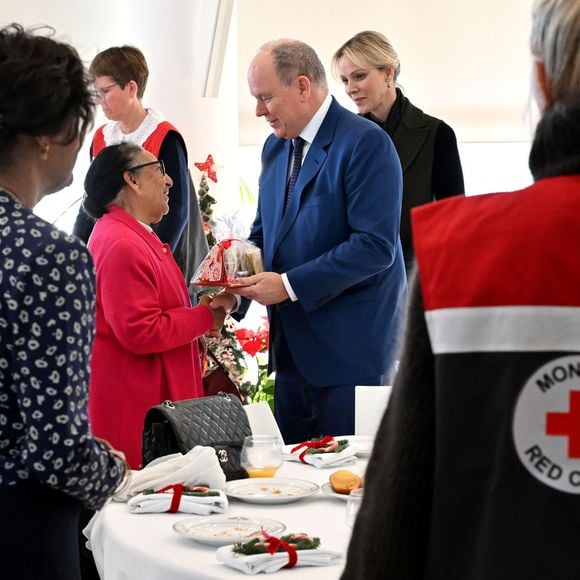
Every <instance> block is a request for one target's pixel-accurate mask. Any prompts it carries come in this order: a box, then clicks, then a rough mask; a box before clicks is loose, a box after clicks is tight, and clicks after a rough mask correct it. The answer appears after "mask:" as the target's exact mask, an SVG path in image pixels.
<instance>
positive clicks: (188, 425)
mask: <svg viewBox="0 0 580 580" xmlns="http://www.w3.org/2000/svg"><path fill="white" fill-rule="evenodd" d="M251 434H252V430H251V428H250V424H249V422H248V416H247V415H246V412H245V410H244V408H243V407H242V404H241V402H240V400H239V399H238V398H236V397H234V396H231V395H229V394H227V393H219V394H217V395H214V396H211V397H202V398H199V399H186V400H184V401H175V402H172V401H164V402H163V403H162V404H161V405H156V406H155V407H151V409H149V411H147V415H146V416H145V426H144V429H143V466H145V465H147V464H148V463H150V462H151V461H153V460H154V459H156V458H157V457H161V456H163V455H169V454H170V453H177V452H181V453H187V452H188V451H189V450H190V449H192V448H193V447H195V446H196V445H205V446H208V447H213V448H214V449H215V452H216V455H217V458H218V461H219V464H220V466H221V468H222V469H223V471H224V473H225V475H226V479H227V480H228V481H229V480H232V479H241V478H243V477H247V474H246V472H245V471H244V469H242V467H241V465H240V456H241V451H242V444H243V443H244V438H245V437H246V436H247V435H251Z"/></svg>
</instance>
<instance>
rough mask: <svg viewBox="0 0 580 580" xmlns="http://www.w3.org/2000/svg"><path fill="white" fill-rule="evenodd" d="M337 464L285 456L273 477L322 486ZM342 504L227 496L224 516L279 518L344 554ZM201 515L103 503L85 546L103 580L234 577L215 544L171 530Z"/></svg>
mask: <svg viewBox="0 0 580 580" xmlns="http://www.w3.org/2000/svg"><path fill="white" fill-rule="evenodd" d="M365 467H366V461H365V460H363V459H358V460H357V463H355V464H352V465H349V466H347V467H345V469H350V470H352V471H354V472H356V473H359V474H362V473H363V472H364V469H365ZM337 469H339V468H327V469H317V468H316V467H313V466H311V465H303V464H300V463H297V462H288V461H287V462H285V463H284V465H283V466H282V467H281V468H280V470H279V471H278V474H277V477H280V478H296V479H304V480H308V481H312V482H314V483H317V484H319V485H322V484H323V483H326V482H327V481H328V477H329V475H330V474H331V473H332V472H334V471H336V470H337ZM273 481H274V480H273ZM345 508H346V501H345V500H344V499H337V498H335V497H330V496H327V495H325V494H323V493H322V491H319V492H317V493H316V494H314V495H312V496H309V497H306V498H303V499H300V500H299V501H296V502H292V503H288V504H252V503H247V502H243V501H240V500H237V499H234V498H230V504H229V507H228V509H227V511H226V512H225V514H224V515H227V516H237V515H239V516H244V517H266V518H270V519H274V520H279V521H281V522H283V523H284V524H285V525H286V530H287V531H288V532H305V533H307V534H309V535H311V536H318V537H319V538H320V540H321V544H322V547H323V548H327V549H330V550H337V551H341V552H343V553H346V549H347V547H348V541H349V538H350V528H348V527H347V525H346V523H345ZM203 517H207V516H194V515H191V514H185V513H176V514H169V513H164V514H132V513H130V512H129V511H128V509H127V506H126V504H124V503H116V502H111V503H109V504H108V505H106V506H105V507H104V508H103V509H102V510H101V511H100V513H99V514H98V517H97V518H96V520H95V522H94V525H93V527H92V530H91V547H92V550H93V554H94V557H95V561H96V563H97V567H98V569H99V572H100V574H101V577H102V578H104V579H105V580H161V579H163V580H193V579H195V580H224V579H229V578H232V579H234V578H238V580H239V579H240V578H241V577H243V573H242V572H239V571H237V570H234V569H232V568H229V567H227V566H224V565H223V564H221V563H219V562H218V561H217V559H216V557H215V551H216V548H215V547H212V546H206V545H203V544H200V543H197V542H195V541H194V540H191V539H189V538H186V537H183V536H181V535H179V534H177V533H176V532H175V531H174V530H173V529H172V526H173V524H174V523H175V522H177V521H179V520H181V519H185V518H199V519H200V520H201V519H202V518H203ZM209 517H211V516H209ZM343 567H344V561H343V562H341V563H340V564H337V565H334V566H321V567H300V568H294V569H285V570H281V571H279V572H277V573H275V574H273V575H272V576H277V575H280V574H283V575H284V577H286V578H290V577H295V578H298V577H299V578H300V579H301V580H303V579H304V580H307V579H316V580H336V579H337V578H339V577H340V574H341V572H342V569H343Z"/></svg>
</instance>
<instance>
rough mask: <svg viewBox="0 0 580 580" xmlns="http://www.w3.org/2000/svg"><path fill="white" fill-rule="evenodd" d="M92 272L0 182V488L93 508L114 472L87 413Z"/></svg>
mask: <svg viewBox="0 0 580 580" xmlns="http://www.w3.org/2000/svg"><path fill="white" fill-rule="evenodd" d="M94 293H95V277H94V268H93V263H92V259H91V257H90V255H89V253H88V251H87V249H86V248H85V246H84V245H83V244H82V243H81V242H80V241H79V240H78V239H77V238H75V237H74V236H70V235H67V234H65V233H64V232H62V231H60V230H58V229H57V228H55V227H54V226H52V225H51V224H49V223H48V222H46V221H44V220H42V219H41V218H39V217H37V216H36V215H34V214H33V213H32V212H31V211H30V210H29V209H26V208H24V207H23V206H21V205H20V204H19V203H17V202H16V201H15V200H14V199H13V198H12V197H10V196H9V195H7V194H6V193H5V192H3V191H1V190H0V486H4V485H15V484H17V483H18V482H20V481H23V480H27V479H31V478H33V479H35V480H37V481H38V482H40V483H41V484H44V485H48V486H50V487H52V488H55V489H58V490H60V491H62V492H64V493H67V494H69V495H71V496H74V497H75V498H77V499H78V500H80V501H81V502H82V503H84V504H85V506H86V507H89V508H92V509H98V508H99V507H101V506H102V505H103V503H104V502H105V501H106V499H107V498H108V497H109V496H110V495H111V494H112V493H113V491H114V489H115V488H116V487H117V485H118V483H119V481H120V479H121V477H122V475H123V471H124V467H123V465H122V461H121V459H119V458H118V457H115V456H113V455H111V454H110V453H109V452H108V451H107V450H106V448H105V446H104V445H103V444H102V443H100V442H99V441H97V440H95V439H94V438H93V436H92V434H91V431H90V428H89V424H88V418H87V396H88V379H89V374H88V373H89V370H88V369H89V358H90V352H91V347H92V343H93V336H94V308H95V301H94Z"/></svg>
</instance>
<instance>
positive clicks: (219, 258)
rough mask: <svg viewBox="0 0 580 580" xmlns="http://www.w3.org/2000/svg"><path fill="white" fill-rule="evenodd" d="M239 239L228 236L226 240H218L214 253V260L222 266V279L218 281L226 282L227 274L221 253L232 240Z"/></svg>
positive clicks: (228, 246) (236, 240)
mask: <svg viewBox="0 0 580 580" xmlns="http://www.w3.org/2000/svg"><path fill="white" fill-rule="evenodd" d="M239 241H240V240H238V239H237V238H228V239H226V240H222V241H221V242H218V249H217V252H216V255H215V259H216V262H217V263H218V264H221V266H222V279H221V280H220V282H227V281H228V280H227V276H226V268H225V264H224V260H223V253H224V252H225V251H226V250H228V249H229V248H230V247H231V245H232V243H233V242H239Z"/></svg>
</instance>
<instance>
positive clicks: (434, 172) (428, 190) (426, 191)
mask: <svg viewBox="0 0 580 580" xmlns="http://www.w3.org/2000/svg"><path fill="white" fill-rule="evenodd" d="M332 61H333V69H334V73H335V75H336V76H338V77H339V78H340V79H341V80H342V83H343V84H344V89H345V91H346V93H347V95H348V96H349V97H350V98H351V99H352V100H353V102H354V103H355V105H356V107H357V109H358V112H359V113H360V114H361V115H362V116H364V117H365V118H367V119H370V120H371V121H374V122H375V123H377V125H379V126H380V127H382V128H383V129H384V130H385V131H386V132H387V133H388V134H389V136H390V137H391V139H392V140H393V143H394V145H395V147H396V149H397V153H398V154H399V159H400V160H401V166H402V169H403V208H402V212H401V243H402V245H403V255H404V257H405V265H406V268H407V273H408V274H409V273H410V268H411V266H412V264H413V257H414V253H413V244H412V240H411V222H410V211H411V208H413V207H416V206H418V205H422V204H424V203H428V202H430V201H433V200H435V199H443V198H445V197H450V196H452V195H461V194H463V193H465V187H464V185H463V172H462V169H461V160H460V159H459V151H458V150H457V139H456V138H455V133H454V132H453V129H452V128H451V127H450V126H449V125H447V123H445V122H444V121H442V120H441V119H436V118H435V117H432V116H430V115H427V114H426V113H424V112H423V111H422V110H421V109H419V108H418V107H416V106H415V105H413V103H411V102H410V101H409V99H408V98H407V97H406V96H405V95H404V94H403V92H402V91H401V88H400V87H399V86H398V84H397V79H398V78H399V72H400V70H401V63H400V60H399V55H398V54H397V52H396V50H395V49H394V48H393V46H392V44H391V43H390V42H389V40H388V39H387V38H386V37H385V36H384V35H382V34H381V33H380V32H374V31H364V32H359V33H358V34H355V35H354V36H353V37H352V38H350V39H349V40H347V41H346V42H345V43H344V44H343V45H342V46H341V47H340V48H339V49H338V50H337V51H336V53H335V54H334V56H333V59H332Z"/></svg>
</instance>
